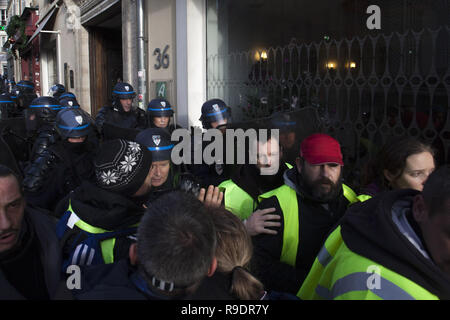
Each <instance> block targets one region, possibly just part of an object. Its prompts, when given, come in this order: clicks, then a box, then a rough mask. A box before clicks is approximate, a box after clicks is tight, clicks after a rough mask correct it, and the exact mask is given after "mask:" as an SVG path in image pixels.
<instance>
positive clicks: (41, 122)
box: [25, 96, 61, 161]
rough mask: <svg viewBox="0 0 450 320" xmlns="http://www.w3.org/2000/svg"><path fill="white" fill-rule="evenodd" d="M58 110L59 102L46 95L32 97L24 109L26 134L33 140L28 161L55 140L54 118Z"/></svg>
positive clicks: (39, 154) (37, 155) (33, 158)
mask: <svg viewBox="0 0 450 320" xmlns="http://www.w3.org/2000/svg"><path fill="white" fill-rule="evenodd" d="M60 110H61V105H60V104H59V102H58V101H57V100H56V99H55V98H52V97H46V96H43V97H39V98H36V99H34V100H33V101H32V102H31V103H30V105H29V107H28V108H27V109H26V110H25V123H26V126H27V131H28V135H29V137H30V139H31V140H32V141H33V147H32V149H31V155H30V161H34V160H35V159H36V158H37V157H39V156H41V155H42V153H43V152H44V150H45V149H47V148H48V147H49V146H50V145H52V144H54V143H55V142H56V141H57V139H58V135H57V133H56V130H55V120H56V115H57V114H58V111H60Z"/></svg>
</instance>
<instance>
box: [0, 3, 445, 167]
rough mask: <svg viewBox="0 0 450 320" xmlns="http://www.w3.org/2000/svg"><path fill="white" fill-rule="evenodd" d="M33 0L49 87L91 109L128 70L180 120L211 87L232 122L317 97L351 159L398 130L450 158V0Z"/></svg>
mask: <svg viewBox="0 0 450 320" xmlns="http://www.w3.org/2000/svg"><path fill="white" fill-rule="evenodd" d="M22 2H23V1H11V0H10V1H9V3H8V10H9V11H12V10H15V9H16V8H18V6H19V7H20V5H21V3H22ZM31 2H32V5H31V7H33V6H35V7H37V8H38V9H39V20H38V21H37V23H36V30H37V31H36V32H37V33H36V32H35V34H33V36H35V39H39V47H40V58H39V60H40V71H41V72H40V77H41V94H44V93H46V91H47V90H48V88H49V86H51V85H52V84H54V83H62V84H64V85H65V86H66V87H67V89H68V90H69V91H72V92H74V93H75V94H76V95H77V98H78V100H79V101H80V104H81V105H82V107H83V108H84V109H85V110H87V111H89V112H90V113H91V114H92V115H95V114H96V113H97V112H98V110H99V109H100V108H101V107H102V106H104V105H106V104H109V103H110V99H111V93H112V88H113V86H114V85H115V84H116V83H117V82H118V81H125V82H129V83H131V84H132V85H133V86H134V88H135V89H136V90H137V91H138V93H139V95H140V96H139V98H140V99H138V101H137V103H139V106H140V107H141V108H144V109H145V106H146V104H147V103H148V101H149V100H151V99H152V98H155V97H157V96H162V97H165V98H167V99H168V100H169V101H170V102H171V104H172V105H174V106H175V109H176V118H177V122H178V123H179V124H180V125H182V126H184V127H189V126H200V121H199V118H200V109H201V105H202V104H203V102H204V101H206V100H207V99H211V98H221V99H223V100H224V101H225V102H226V103H228V104H229V105H230V106H231V107H232V109H233V120H234V121H235V122H239V121H253V120H255V119H259V118H264V117H268V116H270V115H272V114H273V113H276V112H294V113H295V112H299V111H301V110H302V109H304V108H308V107H311V108H312V109H314V111H315V112H317V113H318V117H319V119H320V121H321V125H322V127H321V130H323V131H327V132H330V133H332V134H333V135H335V136H336V137H339V138H340V140H342V141H349V142H348V143H344V145H347V149H348V152H349V154H351V157H353V158H354V159H353V160H354V161H355V162H362V161H364V159H365V157H366V155H367V154H369V153H370V152H372V151H370V152H367V149H370V150H372V149H374V148H372V147H366V146H364V144H367V141H372V145H381V144H382V143H383V142H384V140H385V138H386V137H387V136H388V135H391V134H394V135H402V134H409V135H412V136H417V137H424V138H425V139H426V140H428V141H430V142H431V143H433V144H434V145H435V146H436V147H437V149H438V150H440V154H439V157H440V159H443V160H444V161H449V159H450V158H449V157H450V136H449V135H448V132H449V131H450V129H449V128H450V112H449V99H450V98H449V97H450V82H449V80H450V67H449V56H450V55H449V47H450V45H449V42H450V41H449V39H450V31H449V28H450V26H449V21H450V19H449V18H450V1H449V0H373V1H368V0H340V1H329V0H317V1H314V2H311V1H306V0H240V1H232V0H220V1H217V0H164V1H163V0H146V1H143V0H127V1H125V0H123V1H120V0H64V1H63V0H54V1H48V0H38V1H31ZM28 6H30V5H28ZM19 9H20V8H19ZM22 10H23V9H22ZM11 14H13V12H8V16H11ZM141 17H142V18H141ZM16 74H22V73H21V72H18V73H17V72H16ZM363 149H364V150H365V151H364V150H363ZM353 160H352V161H353Z"/></svg>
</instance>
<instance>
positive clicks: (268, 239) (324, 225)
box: [252, 168, 349, 294]
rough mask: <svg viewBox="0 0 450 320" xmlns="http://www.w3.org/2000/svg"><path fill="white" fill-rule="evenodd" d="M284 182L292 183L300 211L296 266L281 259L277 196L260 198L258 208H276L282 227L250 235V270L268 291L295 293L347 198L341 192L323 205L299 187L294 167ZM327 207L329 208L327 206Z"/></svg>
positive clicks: (336, 221)
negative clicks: (252, 249) (274, 232)
mask: <svg viewBox="0 0 450 320" xmlns="http://www.w3.org/2000/svg"><path fill="white" fill-rule="evenodd" d="M285 184H287V185H290V186H294V187H295V189H296V192H297V202H298V211H299V246H298V250H297V260H296V266H295V267H292V266H290V265H288V264H286V263H282V262H281V261H280V257H281V251H282V247H283V230H284V220H283V213H282V211H281V208H280V204H279V203H278V199H277V198H276V197H271V198H269V199H265V200H263V201H262V202H261V203H260V205H259V206H258V209H266V208H271V207H275V208H276V211H275V212H274V214H278V215H280V217H281V219H280V220H279V221H280V222H281V226H280V227H279V228H273V229H274V230H276V231H277V234H276V235H268V234H260V235H257V236H254V237H253V244H254V255H253V259H252V268H253V269H252V270H253V271H254V273H255V274H256V276H258V278H259V279H261V281H262V282H263V283H264V285H265V286H266V287H267V289H269V290H276V291H282V292H288V293H292V294H297V292H298V290H299V289H300V286H301V284H302V283H303V281H304V280H305V278H306V276H307V275H308V272H309V270H310V268H311V266H312V264H313V262H314V259H315V258H316V256H317V253H318V252H319V251H320V248H321V247H322V245H323V242H324V241H325V239H326V236H327V235H328V233H329V232H330V231H331V230H332V229H333V226H335V225H336V224H337V223H338V221H339V219H340V218H341V217H342V216H343V215H344V213H345V211H346V209H347V206H348V205H349V201H348V200H347V199H346V198H345V197H344V196H343V194H342V193H341V194H340V195H339V196H338V197H337V198H336V200H334V201H332V202H329V203H327V204H322V203H320V202H318V201H317V200H315V199H314V198H313V197H312V196H311V195H310V194H309V192H308V190H305V188H304V187H303V186H302V184H301V182H300V179H299V174H298V172H297V169H296V168H292V169H290V170H288V171H286V172H285ZM327 206H328V207H327Z"/></svg>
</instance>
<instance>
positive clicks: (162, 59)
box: [153, 45, 169, 70]
mask: <svg viewBox="0 0 450 320" xmlns="http://www.w3.org/2000/svg"><path fill="white" fill-rule="evenodd" d="M167 50H169V45H166V46H165V48H164V50H163V52H162V53H161V49H160V48H156V49H155V51H153V55H154V56H156V62H157V63H155V64H154V66H155V69H156V70H159V69H161V67H163V69H167V68H168V67H169V54H168V53H167Z"/></svg>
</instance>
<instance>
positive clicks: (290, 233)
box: [259, 184, 358, 267]
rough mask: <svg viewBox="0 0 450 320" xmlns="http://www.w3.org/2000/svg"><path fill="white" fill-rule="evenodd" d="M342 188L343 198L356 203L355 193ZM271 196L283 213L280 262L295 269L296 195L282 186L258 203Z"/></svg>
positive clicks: (297, 230) (297, 234) (297, 240)
mask: <svg viewBox="0 0 450 320" xmlns="http://www.w3.org/2000/svg"><path fill="white" fill-rule="evenodd" d="M342 188H343V193H344V197H345V198H347V200H348V201H349V202H350V204H352V203H355V202H358V199H357V196H356V193H355V192H354V191H353V190H352V189H351V188H350V187H348V186H347V185H345V184H342ZM273 196H276V197H277V200H278V203H279V204H280V207H281V211H282V212H283V221H284V229H283V247H282V249H281V257H280V261H281V262H284V263H286V264H289V265H290V266H293V267H295V264H296V261H297V250H298V242H299V216H298V215H299V212H298V202H297V193H296V191H295V190H294V189H292V188H291V187H289V186H288V185H282V186H281V187H279V188H277V189H274V190H272V191H269V192H266V193H264V194H263V195H261V196H260V197H259V198H260V202H261V201H262V200H263V199H268V198H271V197H273Z"/></svg>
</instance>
